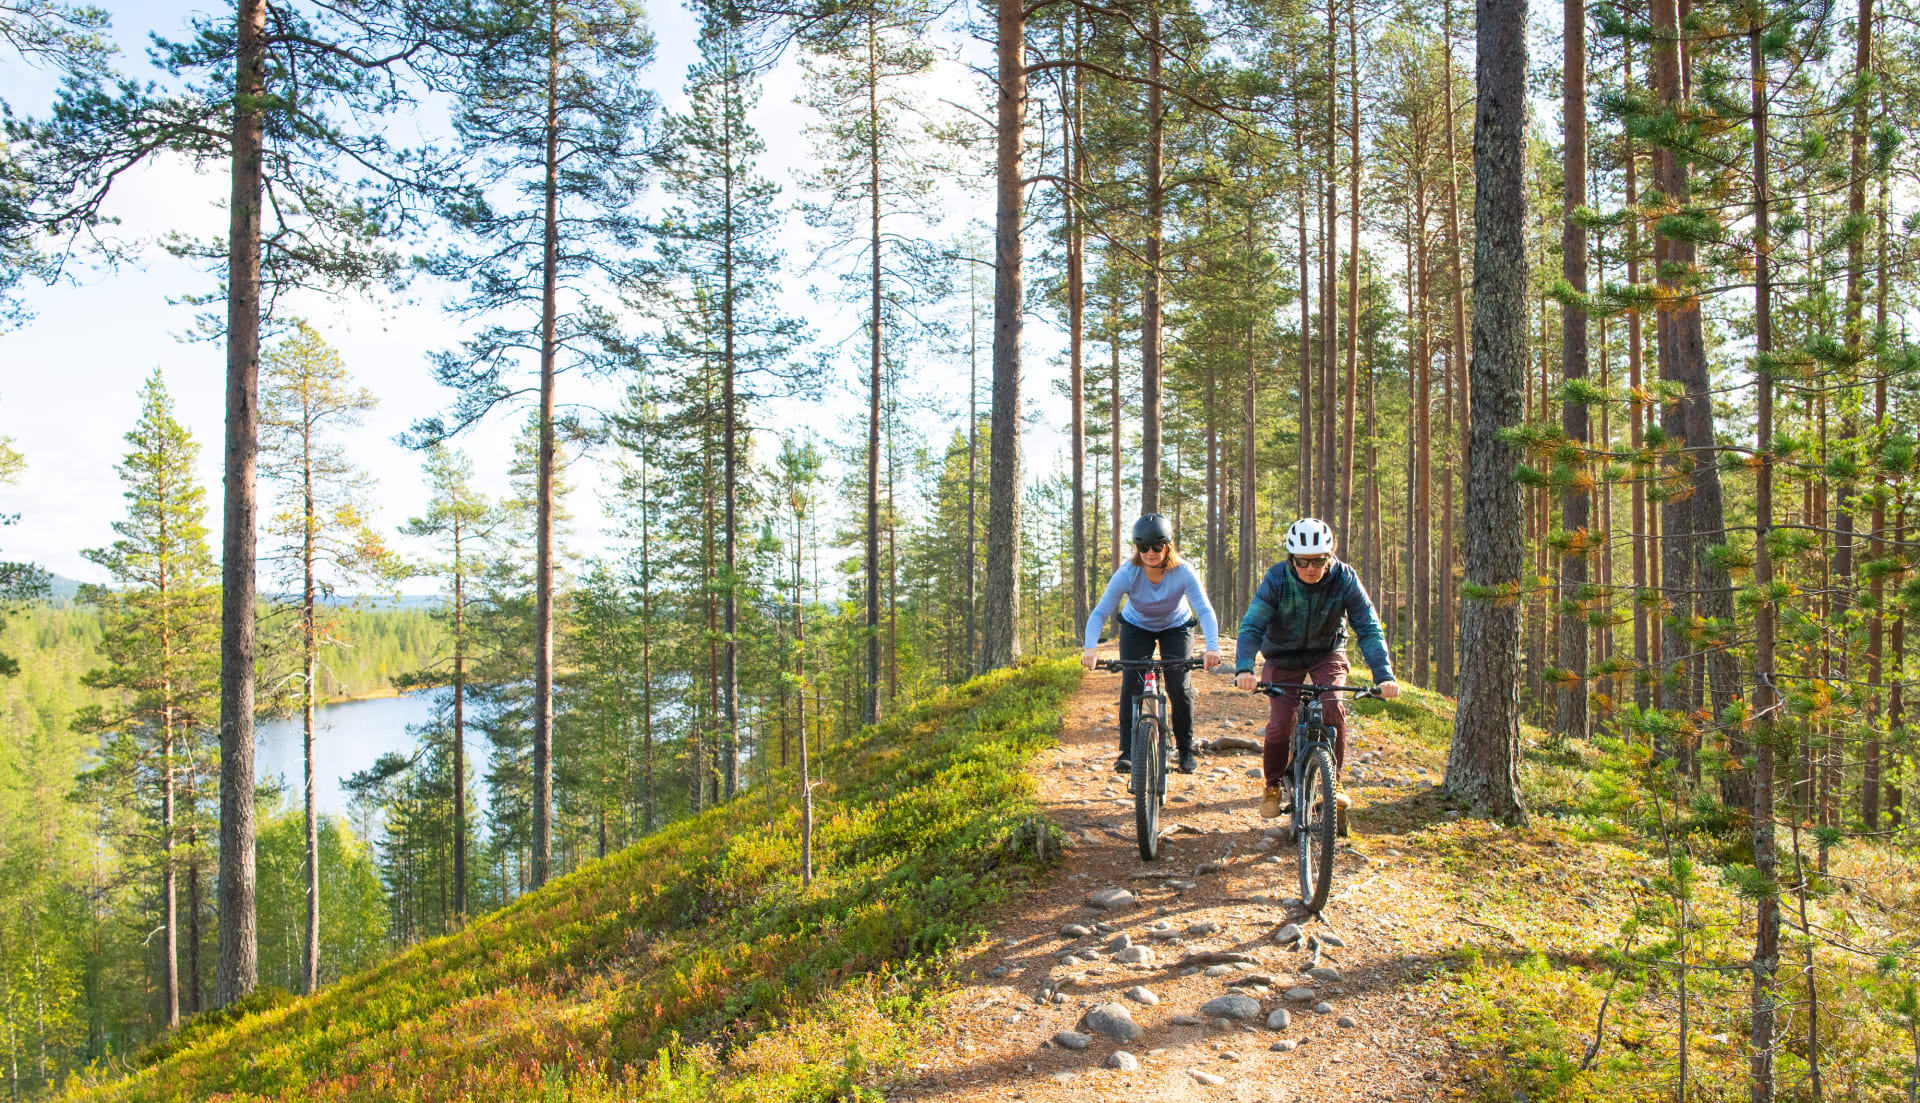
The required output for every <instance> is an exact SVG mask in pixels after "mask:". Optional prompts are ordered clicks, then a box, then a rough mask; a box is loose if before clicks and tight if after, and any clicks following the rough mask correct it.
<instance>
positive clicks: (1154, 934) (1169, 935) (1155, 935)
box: [1147, 930, 1180, 942]
mask: <svg viewBox="0 0 1920 1103" xmlns="http://www.w3.org/2000/svg"><path fill="white" fill-rule="evenodd" d="M1147 937H1148V938H1151V939H1154V940H1156V941H1160V942H1165V941H1167V940H1169V939H1172V940H1175V941H1178V940H1179V938H1180V932H1179V931H1168V930H1158V931H1148V932H1147Z"/></svg>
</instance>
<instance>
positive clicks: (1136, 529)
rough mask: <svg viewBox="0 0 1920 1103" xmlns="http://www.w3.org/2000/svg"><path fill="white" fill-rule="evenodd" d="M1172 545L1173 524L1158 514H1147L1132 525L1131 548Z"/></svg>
mask: <svg viewBox="0 0 1920 1103" xmlns="http://www.w3.org/2000/svg"><path fill="white" fill-rule="evenodd" d="M1171 543H1173V522H1172V521H1169V520H1167V519H1166V518H1165V517H1162V516H1161V515H1159V514H1158V513H1149V514H1147V515H1146V516H1145V517H1142V518H1140V519H1139V520H1138V521H1135V522H1134V523H1133V546H1134V547H1136V548H1137V547H1141V546H1143V545H1146V544H1171Z"/></svg>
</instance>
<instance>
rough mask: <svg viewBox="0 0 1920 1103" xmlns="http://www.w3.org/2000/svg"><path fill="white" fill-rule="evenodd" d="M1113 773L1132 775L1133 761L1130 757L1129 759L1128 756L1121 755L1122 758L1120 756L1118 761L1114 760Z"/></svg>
mask: <svg viewBox="0 0 1920 1103" xmlns="http://www.w3.org/2000/svg"><path fill="white" fill-rule="evenodd" d="M1113 772H1114V773H1116V774H1130V773H1132V772H1133V760H1132V759H1130V758H1128V757H1127V756H1126V755H1121V756H1120V757H1119V758H1116V759H1114V760H1113Z"/></svg>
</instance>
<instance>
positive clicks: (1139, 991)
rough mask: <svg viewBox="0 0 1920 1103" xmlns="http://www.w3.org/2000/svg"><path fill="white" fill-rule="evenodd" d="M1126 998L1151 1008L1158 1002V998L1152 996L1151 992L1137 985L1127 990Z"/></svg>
mask: <svg viewBox="0 0 1920 1103" xmlns="http://www.w3.org/2000/svg"><path fill="white" fill-rule="evenodd" d="M1127 998H1128V999H1130V1000H1132V1001H1133V1002H1135V1003H1144V1004H1146V1005H1147V1006H1148V1007H1153V1006H1154V1005H1156V1004H1158V1003H1159V1002H1160V997H1159V996H1156V995H1154V994H1153V992H1152V991H1151V990H1149V989H1147V988H1146V987H1144V986H1142V985H1138V984H1136V985H1134V986H1133V987H1132V988H1129V989H1127Z"/></svg>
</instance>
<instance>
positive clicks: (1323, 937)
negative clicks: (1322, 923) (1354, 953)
mask: <svg viewBox="0 0 1920 1103" xmlns="http://www.w3.org/2000/svg"><path fill="white" fill-rule="evenodd" d="M1314 937H1315V938H1318V939H1319V940H1320V941H1321V942H1323V943H1325V944H1326V945H1328V946H1345V945H1346V944H1347V940H1346V939H1344V938H1341V937H1340V936H1339V935H1337V934H1334V933H1333V932H1332V931H1321V932H1320V933H1319V934H1317V935H1315V936H1314Z"/></svg>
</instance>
